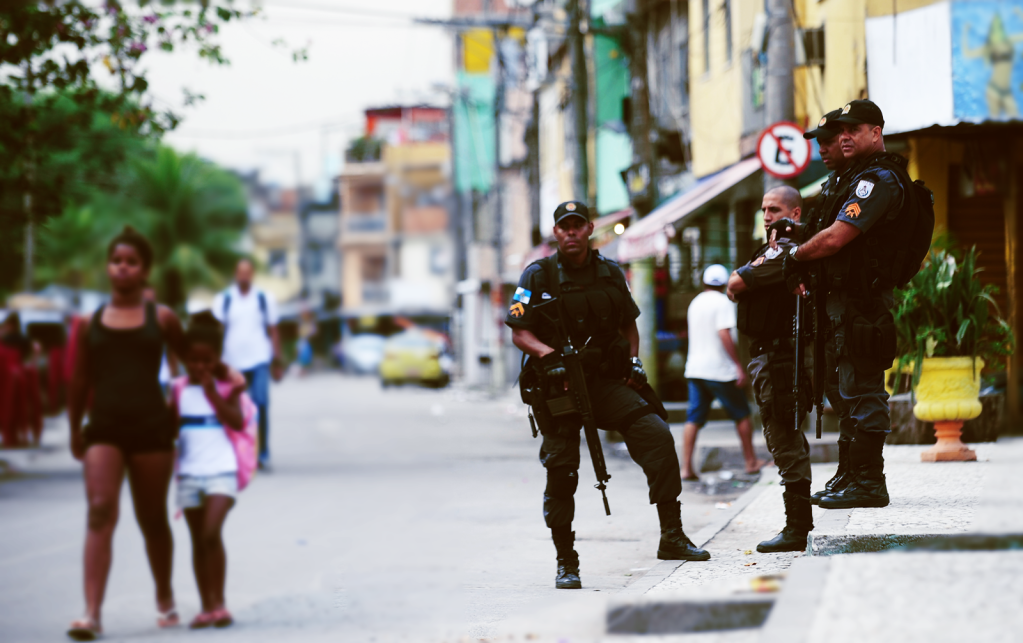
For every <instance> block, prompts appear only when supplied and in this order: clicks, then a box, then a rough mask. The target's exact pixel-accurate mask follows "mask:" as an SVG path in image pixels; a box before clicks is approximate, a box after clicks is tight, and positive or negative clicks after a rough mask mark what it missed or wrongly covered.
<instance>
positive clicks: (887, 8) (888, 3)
mask: <svg viewBox="0 0 1023 643" xmlns="http://www.w3.org/2000/svg"><path fill="white" fill-rule="evenodd" d="M947 1H948V0H898V2H892V0H867V1H866V5H867V7H866V8H867V16H869V17H871V18H874V17H876V16H890V15H892V11H893V9H894V10H895V11H898V12H899V13H904V12H906V11H912V10H913V9H919V8H920V7H926V6H928V5H932V4H937V3H939V2H947Z"/></svg>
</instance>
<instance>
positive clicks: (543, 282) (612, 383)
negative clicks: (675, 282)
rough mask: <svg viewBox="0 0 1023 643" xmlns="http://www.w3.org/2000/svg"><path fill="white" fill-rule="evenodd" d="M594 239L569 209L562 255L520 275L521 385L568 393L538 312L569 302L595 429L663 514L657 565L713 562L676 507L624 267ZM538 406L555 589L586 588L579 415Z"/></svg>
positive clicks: (575, 207)
mask: <svg viewBox="0 0 1023 643" xmlns="http://www.w3.org/2000/svg"><path fill="white" fill-rule="evenodd" d="M592 233H593V224H592V223H591V222H590V220H589V210H588V208H587V207H586V205H585V204H584V203H581V202H579V201H568V202H566V203H562V204H561V205H559V206H558V207H557V209H556V210H555V211H554V237H555V239H556V240H557V242H558V252H557V254H555V255H552V256H550V257H547V258H546V259H541V260H539V261H536V262H534V263H532V264H530V265H529V266H528V267H527V268H526V270H525V272H523V273H522V278H521V279H520V280H519V287H518V289H517V290H516V291H515V295H514V297H513V301H512V302H511V307H510V308H509V310H508V315H507V318H506V320H505V323H506V324H508V326H510V327H511V328H512V338H513V342H514V343H515V346H517V347H518V348H519V349H520V350H522V351H523V352H524V353H526V355H528V356H529V362H527V364H526V366H525V368H524V371H523V377H525V376H526V375H527V373H529V372H531V373H534V374H536V376H538V377H540V378H543V379H544V381H545V382H546V383H547V384H548V385H549V384H550V383H552V382H554V383H555V387H558V386H566V384H562V382H565V381H566V370H565V365H564V363H563V361H562V359H561V357H560V355H559V354H558V352H556V351H555V349H554V348H553V346H555V345H556V344H557V342H556V341H555V329H554V327H553V325H552V324H551V322H550V321H549V320H548V319H547V318H546V317H544V316H543V315H542V314H541V311H537V310H535V307H536V306H538V305H540V304H543V303H544V302H547V301H551V300H553V299H555V298H558V297H561V298H562V301H561V303H560V306H559V310H562V311H565V316H567V317H570V319H564V318H562V322H563V323H564V325H565V327H566V330H567V332H568V333H569V335H570V336H571V341H572V343H573V345H574V346H576V347H584V348H583V349H582V360H583V363H584V365H585V370H586V374H587V382H586V384H587V389H588V392H589V398H590V403H591V405H592V408H593V414H594V416H595V418H596V421H597V426H598V427H599V428H601V429H604V430H615V431H619V432H620V433H621V434H622V436H623V438H624V439H625V444H626V446H628V449H629V454H630V455H631V456H632V458H633V460H635V461H636V463H637V464H639V465H640V466H641V467H642V468H643V472H644V473H645V474H646V476H647V483H648V484H649V487H650V503H651V504H656V505H657V514H658V517H659V518H660V524H661V540H660V545H659V547H658V550H657V557H658V558H660V559H662V560H708V559H709V558H710V554H708V553H707V552H706V551H704V550H702V549H700V548H698V547H696V546H695V545H694V544H693V543H692V541H691V540H689V538H688V537H687V536H686V535H685V532H684V531H683V530H682V519H681V512H680V506H679V501H678V496H679V494H681V493H682V481H681V472H680V470H679V463H678V457H677V455H676V454H675V442H674V440H673V438H672V436H671V432H670V430H669V429H668V425H667V423H666V422H665V420H666V418H662V417H661V416H660V415H659V413H663V406H662V405H661V404H660V402H659V401H657V400H656V396H655V395H652V390H651V389H650V387H649V385H648V384H646V373H645V372H644V371H643V365H642V363H641V362H640V360H639V358H638V357H637V356H638V354H639V331H638V330H637V328H636V318H637V317H638V316H639V308H638V307H637V306H636V302H635V301H633V299H632V295H631V293H630V291H629V287H628V285H627V283H626V280H625V275H624V274H623V273H622V270H621V268H619V267H618V264H617V263H615V262H614V261H612V260H610V259H608V258H606V257H602V256H600V253H598V252H597V251H596V250H593V249H591V248H590V247H589V237H590V235H591V234H592ZM640 392H643V395H641V393H640ZM644 396H646V399H645V398H644ZM648 400H649V401H648ZM531 406H532V412H533V414H534V415H535V416H536V419H537V423H538V424H539V426H540V431H541V432H542V433H543V444H542V445H541V446H540V462H541V463H542V464H543V465H544V467H545V468H546V469H547V487H546V489H545V490H544V495H543V514H544V520H545V521H546V523H547V526H548V527H549V528H550V530H551V536H552V538H553V539H554V546H555V549H556V550H557V559H558V572H557V577H556V580H555V587H557V588H559V589H578V588H580V587H582V584H581V582H580V580H579V556H578V554H577V553H576V551H575V549H574V542H575V532H573V531H572V519H573V517H574V514H575V500H574V495H575V491H576V487H577V485H578V484H579V462H580V457H579V449H580V429H581V422H580V419H579V416H578V415H567V416H564V415H562V416H558V417H554V416H553V415H552V414H551V413H550V412H549V410H548V409H547V408H546V405H545V404H544V403H542V402H539V403H538V402H537V401H534V402H533V403H532V405H531Z"/></svg>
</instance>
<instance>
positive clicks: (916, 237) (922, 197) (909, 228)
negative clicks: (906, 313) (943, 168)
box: [867, 153, 934, 288]
mask: <svg viewBox="0 0 1023 643" xmlns="http://www.w3.org/2000/svg"><path fill="white" fill-rule="evenodd" d="M906 163H907V161H906V159H904V158H903V157H901V156H899V155H897V154H889V153H885V154H883V155H881V156H880V157H878V158H877V159H876V160H875V161H874V162H873V163H872V164H871V165H872V166H877V167H883V168H885V169H886V170H890V171H891V172H893V173H894V174H895V175H896V176H897V177H898V178H899V183H901V184H902V187H903V190H904V195H903V199H904V200H903V203H902V210H901V211H900V212H899V215H898V216H897V217H895V219H894V220H892V221H890V222H887V223H886V224H885V225H884V234H883V235H879V236H878V237H877V242H876V243H874V244H868V246H867V255H868V256H867V265H868V268H869V269H871V272H877V273H879V274H874V275H872V277H873V278H874V279H877V280H878V281H877V282H875V283H878V285H880V286H882V287H888V288H891V287H894V288H905V287H906V286H907V285H908V284H909V282H910V280H911V279H913V277H915V276H916V273H918V272H920V266H921V264H923V261H924V259H925V258H926V257H927V253H928V252H930V249H931V237H932V236H933V235H934V192H932V191H931V190H930V188H928V187H927V186H926V185H924V182H923V181H920V180H916V181H914V180H913V179H911V178H910V176H909V173H908V172H907V171H906ZM871 255H874V256H871ZM878 255H880V256H878ZM881 266H884V269H881ZM886 272H887V273H888V274H885V273H886ZM868 274H869V273H868Z"/></svg>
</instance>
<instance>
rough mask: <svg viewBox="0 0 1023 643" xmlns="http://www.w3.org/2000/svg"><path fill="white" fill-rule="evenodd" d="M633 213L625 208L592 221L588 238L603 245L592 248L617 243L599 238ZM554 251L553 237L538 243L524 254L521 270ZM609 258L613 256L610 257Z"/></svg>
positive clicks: (596, 244)
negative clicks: (591, 234) (591, 232)
mask: <svg viewBox="0 0 1023 643" xmlns="http://www.w3.org/2000/svg"><path fill="white" fill-rule="evenodd" d="M633 212H634V210H633V209H632V208H625V209H624V210H619V211H618V212H612V213H611V214H605V215H604V216H602V217H599V218H597V219H594V220H593V236H592V237H590V238H591V239H594V240H601V241H603V243H595V244H594V247H596V248H603V247H604V246H607V245H610V244H611V243H613V242H614V241H617V239H611V240H610V241H607V240H603V239H601V237H602V236H606V235H605V234H604V233H605V231H607V230H609V229H610V228H611V227H612V226H614V225H615V224H616V223H621V222H622V221H625V220H626V219H628V218H629V217H631V216H632V214H633ZM626 232H627V231H626ZM556 249H557V246H556V244H555V243H554V238H553V237H548V238H545V239H544V240H543V241H541V242H540V244H539V245H537V246H533V247H532V248H531V249H530V250H529V252H527V253H526V256H525V257H523V258H522V268H525V267H526V266H528V265H529V264H531V263H533V262H534V261H537V260H538V259H543V258H544V257H549V256H551V255H552V254H554V251H555V250H556ZM601 254H606V253H604V252H602V253H601ZM610 256H614V255H610Z"/></svg>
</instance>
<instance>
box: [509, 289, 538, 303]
mask: <svg viewBox="0 0 1023 643" xmlns="http://www.w3.org/2000/svg"><path fill="white" fill-rule="evenodd" d="M532 294H533V293H532V291H529V290H526V289H525V288H523V287H522V286H519V287H518V288H516V289H515V294H514V295H512V299H514V300H515V301H521V302H522V303H524V304H528V303H529V298H530V296H532Z"/></svg>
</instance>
